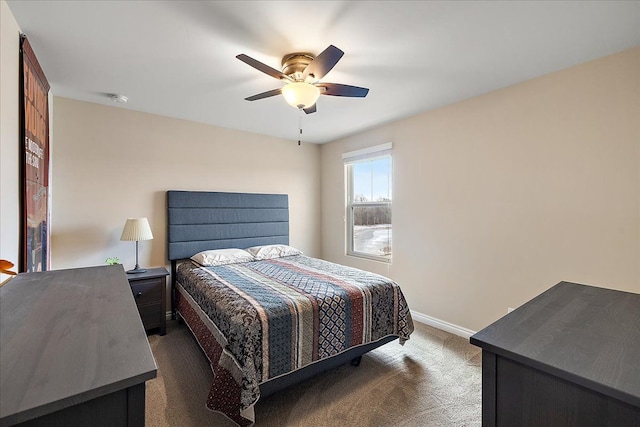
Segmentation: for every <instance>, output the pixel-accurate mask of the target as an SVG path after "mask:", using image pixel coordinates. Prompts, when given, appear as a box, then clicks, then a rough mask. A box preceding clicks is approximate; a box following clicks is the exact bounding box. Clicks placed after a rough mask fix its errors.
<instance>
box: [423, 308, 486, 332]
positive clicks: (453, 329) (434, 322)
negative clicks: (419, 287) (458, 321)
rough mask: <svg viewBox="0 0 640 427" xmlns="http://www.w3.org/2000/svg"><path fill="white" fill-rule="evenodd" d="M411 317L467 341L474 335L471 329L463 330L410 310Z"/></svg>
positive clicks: (460, 327)
mask: <svg viewBox="0 0 640 427" xmlns="http://www.w3.org/2000/svg"><path fill="white" fill-rule="evenodd" d="M411 317H412V318H413V320H416V321H418V322H420V323H424V324H425V325H429V326H433V327H434V328H438V329H442V330H443V331H446V332H449V333H452V334H454V335H458V336H460V337H462V338H466V339H469V337H470V336H471V335H473V334H475V331H472V330H471V329H467V328H463V327H462V326H458V325H454V324H453V323H449V322H445V321H444V320H440V319H436V318H435V317H431V316H427V315H426V314H422V313H418V312H417V311H414V310H411Z"/></svg>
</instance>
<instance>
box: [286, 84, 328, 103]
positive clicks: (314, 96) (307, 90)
mask: <svg viewBox="0 0 640 427" xmlns="http://www.w3.org/2000/svg"><path fill="white" fill-rule="evenodd" d="M282 95H284V99H286V100H287V103H288V104H289V105H291V106H292V107H296V108H309V107H311V106H312V105H313V104H315V103H316V101H317V100H318V97H319V96H320V89H318V87H316V86H314V85H312V84H309V83H305V82H293V83H288V84H286V85H284V86H283V88H282Z"/></svg>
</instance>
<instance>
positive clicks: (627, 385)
mask: <svg viewBox="0 0 640 427" xmlns="http://www.w3.org/2000/svg"><path fill="white" fill-rule="evenodd" d="M471 344H474V345H477V346H479V347H481V348H482V425H483V426H485V427H487V426H523V427H527V426H580V427H589V426H593V427H600V426H611V427H614V426H615V427H626V426H629V427H632V426H633V427H637V426H640V295H639V294H634V293H628V292H621V291H614V290H610V289H603V288H597V287H593V286H585V285H579V284H575V283H567V282H560V283H558V284H557V285H555V286H554V287H552V288H551V289H549V290H547V291H546V292H544V293H542V294H541V295H539V296H537V297H536V298H534V299H533V300H531V301H529V302H528V303H526V304H524V305H523V306H522V307H520V308H518V309H517V310H515V311H513V312H511V313H509V314H508V315H506V316H505V317H503V318H501V319H499V320H498V321H496V322H495V323H493V324H491V325H490V326H488V327H487V328H485V329H483V330H482V331H480V332H478V333H477V334H475V335H473V336H472V337H471Z"/></svg>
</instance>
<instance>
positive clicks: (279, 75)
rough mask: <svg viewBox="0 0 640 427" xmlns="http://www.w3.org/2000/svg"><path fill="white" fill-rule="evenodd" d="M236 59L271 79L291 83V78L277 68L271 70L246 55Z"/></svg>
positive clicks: (242, 54)
mask: <svg viewBox="0 0 640 427" xmlns="http://www.w3.org/2000/svg"><path fill="white" fill-rule="evenodd" d="M236 58H238V59H239V60H240V61H242V62H244V63H245V64H248V65H251V66H252V67H253V68H255V69H256V70H258V71H262V72H263V73H265V74H268V75H270V76H271V77H274V78H276V79H278V80H289V81H291V78H290V77H289V76H287V75H286V74H284V73H283V72H282V71H278V70H276V69H275V68H271V67H269V66H268V65H267V64H263V63H262V62H260V61H258V60H256V59H253V58H252V57H250V56H247V55H245V54H244V53H241V54H240V55H238V56H236Z"/></svg>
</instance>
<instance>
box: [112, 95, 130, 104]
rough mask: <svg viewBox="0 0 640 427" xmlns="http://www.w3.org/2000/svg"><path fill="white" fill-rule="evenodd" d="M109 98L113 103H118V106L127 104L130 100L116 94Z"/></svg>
mask: <svg viewBox="0 0 640 427" xmlns="http://www.w3.org/2000/svg"><path fill="white" fill-rule="evenodd" d="M109 98H111V100H112V101H113V102H117V103H118V104H126V103H127V101H128V100H129V98H127V97H126V96H124V95H117V94H115V93H112V94H110V95H109Z"/></svg>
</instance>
